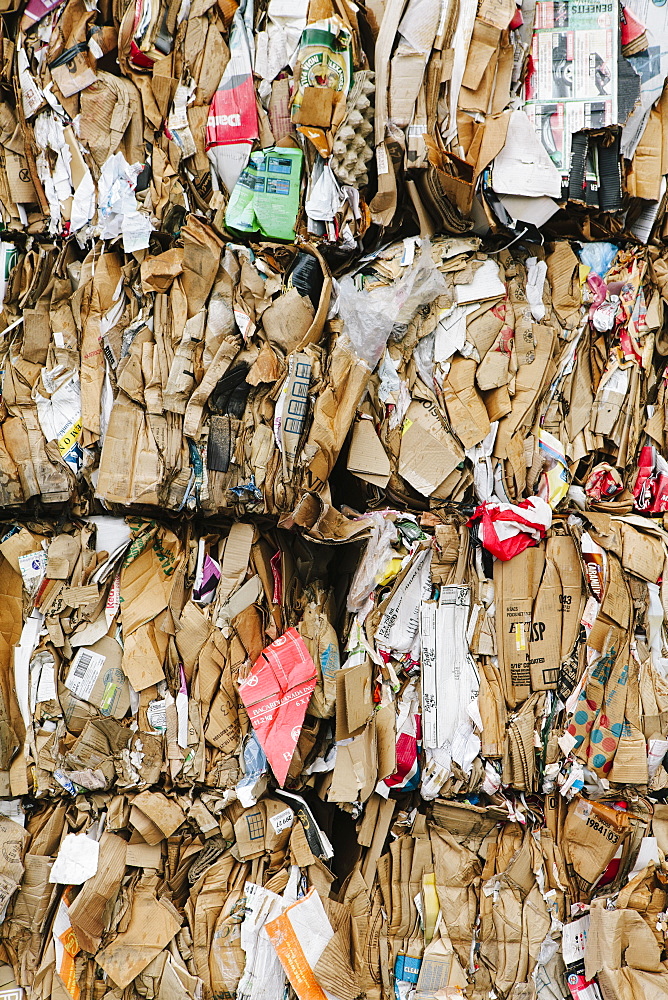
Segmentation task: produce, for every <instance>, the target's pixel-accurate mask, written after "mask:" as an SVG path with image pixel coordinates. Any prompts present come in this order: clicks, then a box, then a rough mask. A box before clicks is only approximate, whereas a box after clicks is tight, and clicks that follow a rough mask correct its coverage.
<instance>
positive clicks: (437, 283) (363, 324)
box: [339, 240, 447, 370]
mask: <svg viewBox="0 0 668 1000" xmlns="http://www.w3.org/2000/svg"><path fill="white" fill-rule="evenodd" d="M446 291H447V285H446V283H445V278H444V277H443V275H442V274H441V272H440V271H439V270H438V268H437V267H436V265H435V264H434V262H433V260H432V258H431V249H430V244H429V240H424V241H423V243H422V249H421V252H420V256H419V258H418V259H417V261H416V263H415V264H414V265H412V266H411V267H410V268H409V269H408V270H407V271H406V273H405V274H404V275H402V277H401V278H399V280H398V281H395V283H394V284H393V285H387V286H385V287H379V288H373V289H369V290H360V289H358V288H357V287H356V285H355V282H354V280H353V278H351V277H345V278H344V279H343V280H342V281H341V285H340V292H339V313H340V316H341V319H342V320H343V323H344V329H345V332H346V333H347V335H348V337H349V338H350V341H351V343H352V345H353V348H354V350H355V353H356V354H357V355H358V357H360V358H361V359H362V360H363V361H365V362H366V363H367V364H368V365H369V367H370V368H371V369H372V370H373V369H374V368H375V367H376V365H377V364H378V362H379V361H380V359H381V357H382V356H383V351H384V350H385V346H386V344H387V342H388V340H389V338H390V334H392V339H393V340H395V341H399V340H401V339H402V337H403V336H404V334H405V332H406V327H407V326H408V323H410V321H411V319H412V318H413V316H414V315H415V313H416V312H417V310H418V309H419V308H420V306H423V305H426V304H427V303H428V302H433V300H434V299H436V298H438V296H439V295H443V294H444V293H445V292H446Z"/></svg>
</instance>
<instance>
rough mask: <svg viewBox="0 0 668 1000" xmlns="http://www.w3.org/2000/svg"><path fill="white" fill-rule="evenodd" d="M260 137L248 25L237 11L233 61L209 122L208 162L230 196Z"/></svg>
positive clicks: (207, 138)
mask: <svg viewBox="0 0 668 1000" xmlns="http://www.w3.org/2000/svg"><path fill="white" fill-rule="evenodd" d="M257 137H258V122H257V105H256V103H255V84H254V82H253V63H252V57H251V47H250V41H249V36H248V29H247V28H246V23H245V21H244V19H243V15H242V13H241V11H240V10H238V11H237V12H236V14H235V15H234V20H233V21H232V28H231V30H230V61H229V62H228V64H227V66H226V67H225V71H224V73H223V76H222V78H221V81H220V83H219V85H218V89H217V90H216V93H215V94H214V95H213V100H212V101H211V105H210V107H209V115H208V118H207V121H206V148H207V153H208V157H209V161H210V162H211V166H212V168H213V172H214V173H215V174H216V175H217V177H218V179H219V181H220V182H221V183H222V184H223V185H224V186H225V187H226V188H227V191H228V193H230V192H231V191H232V188H233V187H234V185H235V184H236V182H237V181H238V180H239V176H240V174H241V171H242V170H243V169H244V167H245V166H246V164H247V163H248V158H249V156H250V151H251V148H252V145H253V142H254V141H255V139H257Z"/></svg>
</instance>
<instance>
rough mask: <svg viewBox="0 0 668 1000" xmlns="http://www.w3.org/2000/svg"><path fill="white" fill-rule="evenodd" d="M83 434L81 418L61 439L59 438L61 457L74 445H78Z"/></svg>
mask: <svg viewBox="0 0 668 1000" xmlns="http://www.w3.org/2000/svg"><path fill="white" fill-rule="evenodd" d="M80 434H81V417H79V419H78V420H77V422H76V423H75V424H72V426H71V427H70V429H69V430H68V431H67V432H66V433H65V434H63V436H62V437H61V438H58V448H59V450H60V454H61V455H66V454H67V453H68V451H69V450H70V448H71V447H72V445H73V444H76V443H77V441H78V440H79V435H80Z"/></svg>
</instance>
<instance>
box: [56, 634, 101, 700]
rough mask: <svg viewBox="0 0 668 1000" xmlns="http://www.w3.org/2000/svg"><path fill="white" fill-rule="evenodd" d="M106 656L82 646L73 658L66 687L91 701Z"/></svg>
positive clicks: (83, 698) (82, 698)
mask: <svg viewBox="0 0 668 1000" xmlns="http://www.w3.org/2000/svg"><path fill="white" fill-rule="evenodd" d="M105 660H106V656H103V655H102V654H101V653H96V652H95V650H93V649H86V648H85V647H84V646H82V648H81V649H79V650H78V651H77V654H76V656H75V657H74V659H73V660H72V665H71V666H70V672H69V673H68V675H67V680H66V681H65V687H66V688H67V689H68V690H69V691H71V692H72V694H73V695H75V696H76V697H77V698H81V700H82V701H89V700H90V696H91V694H92V692H93V688H94V687H95V683H96V681H97V679H98V677H99V676H100V671H101V670H102V667H103V666H104V661H105Z"/></svg>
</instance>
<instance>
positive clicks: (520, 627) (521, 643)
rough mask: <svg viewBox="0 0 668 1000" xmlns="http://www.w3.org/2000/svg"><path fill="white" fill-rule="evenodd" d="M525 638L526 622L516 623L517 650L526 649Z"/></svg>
mask: <svg viewBox="0 0 668 1000" xmlns="http://www.w3.org/2000/svg"><path fill="white" fill-rule="evenodd" d="M526 648H527V644H526V641H525V638H524V622H515V649H518V650H519V649H526Z"/></svg>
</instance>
